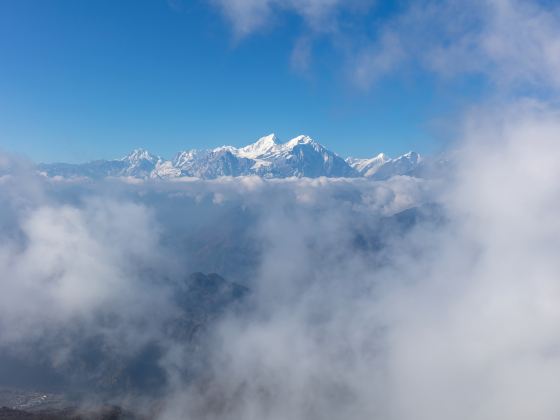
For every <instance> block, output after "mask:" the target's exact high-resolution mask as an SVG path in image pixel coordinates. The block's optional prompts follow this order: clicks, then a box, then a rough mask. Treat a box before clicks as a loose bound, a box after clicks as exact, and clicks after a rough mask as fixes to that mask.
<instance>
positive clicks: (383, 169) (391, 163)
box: [346, 152, 421, 179]
mask: <svg viewBox="0 0 560 420" xmlns="http://www.w3.org/2000/svg"><path fill="white" fill-rule="evenodd" d="M346 162H347V163H348V164H349V165H350V166H351V167H352V168H354V169H355V170H356V171H358V172H359V173H360V175H361V176H364V177H367V178H374V179H388V178H390V177H392V176H395V175H410V174H412V173H413V172H414V170H415V169H416V168H417V167H418V165H419V164H420V162H421V158H420V155H419V154H418V153H416V152H408V153H405V154H404V155H401V156H399V157H397V158H394V159H391V158H390V157H389V156H387V155H386V154H384V153H380V154H378V155H377V156H374V157H372V158H369V159H355V158H348V159H346Z"/></svg>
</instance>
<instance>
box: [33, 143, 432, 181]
mask: <svg viewBox="0 0 560 420" xmlns="http://www.w3.org/2000/svg"><path fill="white" fill-rule="evenodd" d="M421 162H422V159H421V158H420V155H419V154H418V153H416V152H408V153H406V154H404V155H401V156H399V157H397V158H390V157H388V156H387V155H385V154H383V153H381V154H379V155H377V156H374V157H372V158H367V159H358V158H347V159H343V158H342V157H340V156H339V155H337V154H336V153H334V152H332V151H330V150H328V149H327V148H325V147H324V146H322V145H321V144H319V143H318V142H316V141H315V140H313V139H312V138H311V137H309V136H304V135H301V136H298V137H295V138H293V139H291V140H290V141H288V142H285V143H282V142H280V141H279V140H278V137H276V135H274V134H270V135H268V136H265V137H261V138H260V139H259V140H257V141H256V142H255V143H253V144H249V145H248V146H245V147H240V148H236V147H233V146H222V147H218V148H215V149H208V150H186V151H183V152H179V153H178V154H177V155H176V156H175V157H174V158H173V159H171V160H166V159H163V158H161V157H160V156H156V155H154V154H151V153H150V152H148V151H147V150H144V149H136V150H134V151H132V152H131V153H130V154H128V155H127V156H124V157H123V158H120V159H113V160H96V161H92V162H87V163H79V164H71V163H42V164H39V165H38V169H39V171H40V172H41V173H43V174H45V175H47V176H61V177H88V178H105V177H123V176H124V177H134V178H141V179H170V178H179V177H196V178H202V179H215V178H219V177H222V176H232V177H237V176H247V175H257V176H260V177H263V178H287V177H308V178H317V177H321V176H324V177H332V178H342V177H367V178H373V179H378V180H381V179H387V178H390V177H392V176H395V175H414V173H415V172H416V171H417V170H418V168H419V165H420V164H421Z"/></svg>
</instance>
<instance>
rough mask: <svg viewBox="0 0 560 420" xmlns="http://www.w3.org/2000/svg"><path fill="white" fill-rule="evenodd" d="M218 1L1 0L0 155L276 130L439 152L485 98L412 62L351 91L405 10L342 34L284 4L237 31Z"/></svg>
mask: <svg viewBox="0 0 560 420" xmlns="http://www.w3.org/2000/svg"><path fill="white" fill-rule="evenodd" d="M240 1H241V0H238V2H240ZM219 3H220V1H214V2H212V1H210V2H209V1H202V0H200V1H196V0H192V1H187V0H184V1H179V0H173V1H171V0H169V1H166V0H149V1H148V0H119V1H113V0H97V1H85V0H75V1H74V0H44V1H35V0H2V1H0V148H2V149H4V150H6V151H9V152H14V153H18V154H23V155H26V156H28V157H30V158H31V159H33V160H36V161H69V162H77V161H85V160H91V159H97V158H113V157H118V156H121V155H123V154H125V153H127V152H128V151H129V150H131V149H133V148H136V147H144V148H147V149H149V150H151V151H153V152H154V153H156V154H160V155H162V156H164V157H171V156H172V155H174V154H175V153H176V152H177V151H179V150H184V149H190V148H207V147H215V146H219V145H222V144H233V145H236V146H241V145H244V144H247V143H249V142H252V141H254V140H255V139H257V138H258V137H260V136H262V135H266V134H268V133H270V132H275V133H276V134H277V135H278V136H279V137H280V138H281V139H282V140H289V139H290V138H292V137H294V136H296V135H298V134H301V133H304V134H308V135H311V136H312V137H314V138H315V139H316V140H318V141H319V142H321V143H322V144H324V145H326V146H327V147H329V148H331V149H332V150H334V151H336V152H337V153H339V154H340V155H343V156H348V155H353V156H361V157H366V156H372V155H374V154H377V153H379V152H381V151H384V152H386V153H389V154H392V155H395V154H399V153H403V152H406V151H408V150H410V149H413V150H417V151H420V152H421V153H434V152H435V151H437V150H438V149H439V148H441V147H442V145H443V144H444V140H442V139H444V138H445V137H446V135H448V134H449V130H450V127H452V123H450V122H452V121H453V116H454V115H455V114H456V113H457V112H458V111H459V110H461V109H463V108H465V107H466V106H468V105H469V104H471V103H473V102H474V101H477V100H479V99H480V97H481V96H483V92H484V86H485V83H486V82H485V80H484V79H482V78H480V77H477V76H476V75H474V76H473V75H469V76H464V77H460V78H451V79H449V78H448V79H446V78H442V77H440V76H439V75H435V74H434V73H433V72H430V71H425V69H423V68H421V66H419V65H417V64H415V63H414V62H410V64H409V65H406V66H402V68H398V69H395V71H387V72H385V74H383V75H382V77H378V78H375V81H374V82H371V81H367V82H365V83H355V80H354V79H355V78H356V77H355V74H356V73H354V72H353V69H352V66H353V65H355V62H356V59H355V58H356V57H359V56H360V55H359V54H360V53H359V51H360V49H361V48H362V47H363V49H364V50H367V48H368V45H369V43H375V45H378V44H377V43H378V39H377V38H378V37H379V35H378V33H377V32H378V28H380V27H383V25H384V24H386V23H387V22H390V21H391V20H392V19H393V18H394V15H395V14H398V13H400V9H399V8H400V7H401V6H400V3H397V2H394V3H391V2H387V3H386V5H385V6H383V7H379V6H377V7H376V6H375V5H369V6H368V5H366V6H364V7H363V8H362V9H359V10H358V11H355V10H352V11H346V10H342V11H337V15H336V19H337V29H336V31H335V32H336V33H333V31H325V32H322V30H317V29H316V28H313V25H314V24H316V21H310V19H309V17H308V16H307V17H306V16H305V15H302V14H301V13H299V12H298V10H296V9H295V8H294V9H290V8H288V7H286V8H277V9H278V10H277V9H271V10H272V11H268V12H266V16H265V17H264V18H263V20H262V21H257V23H256V24H255V25H253V26H255V27H253V26H250V27H249V29H246V30H245V29H240V27H239V24H238V23H236V21H235V19H238V16H237V15H232V14H229V15H228V13H229V12H228V11H227V10H225V9H224V7H221V6H220V4H219ZM387 5H389V6H387ZM241 12H243V13H244V9H243V10H242V11H241ZM236 13H237V12H236ZM252 18H254V16H253V17H252ZM236 25H237V26H236ZM251 25H252V24H251ZM302 45H303V46H304V47H306V46H307V47H309V48H303V53H301V54H300V53H298V46H302ZM298 57H299V61H301V63H300V62H299V61H298ZM302 57H303V58H302ZM353 63H354V64H353ZM442 142H443V143H442Z"/></svg>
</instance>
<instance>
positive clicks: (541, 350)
mask: <svg viewBox="0 0 560 420" xmlns="http://www.w3.org/2000/svg"><path fill="white" fill-rule="evenodd" d="M559 131H560V118H559V116H558V113H557V112H556V111H555V110H554V109H551V108H549V107H547V106H544V105H542V104H536V103H533V102H530V103H521V104H518V105H515V106H512V107H509V108H507V109H505V110H503V111H502V112H500V113H496V112H490V111H488V110H483V111H480V112H477V113H473V114H472V115H471V117H470V119H468V120H467V123H466V124H465V129H464V133H465V134H464V139H463V140H462V141H461V142H460V143H459V144H458V151H457V152H456V153H455V154H454V158H453V159H454V160H453V161H454V166H453V169H450V170H449V171H450V172H449V174H448V176H446V177H445V179H437V180H421V179H417V178H410V177H394V178H392V179H390V180H388V181H383V182H374V181H369V180H365V179H326V178H320V179H286V180H263V179H260V178H256V177H247V178H222V179H218V180H214V181H202V180H187V181H185V180H182V181H167V182H142V183H134V184H128V183H126V182H123V181H121V180H105V181H95V182H93V181H87V180H82V181H77V180H72V181H69V180H52V179H46V178H43V177H40V176H38V175H34V174H32V173H30V172H29V168H25V167H24V168H21V169H18V170H16V169H14V165H15V164H14V163H13V161H12V160H11V159H8V158H3V160H2V168H3V173H4V175H2V178H1V179H0V191H1V200H2V211H1V221H0V225H1V226H2V230H1V235H2V246H1V248H0V270H1V272H2V280H1V281H2V295H1V297H0V301H1V305H0V326H1V329H0V331H1V333H0V347H1V349H2V351H1V352H0V354H9V355H10V357H12V358H13V357H15V356H14V354H15V352H16V351H20V350H21V349H26V351H25V353H24V355H23V356H22V355H20V356H18V357H20V358H23V360H29V359H33V358H39V359H40V361H41V364H42V366H45V365H47V366H50V367H54V368H56V369H58V371H59V372H63V374H65V373H64V372H66V371H65V370H64V366H72V367H75V366H80V363H78V362H79V361H80V354H81V353H80V351H81V346H80V345H79V343H82V342H84V341H86V342H88V340H93V342H96V343H97V342H98V341H95V340H101V342H102V343H103V344H102V348H109V349H110V354H112V355H115V356H114V357H112V358H111V360H108V361H107V360H104V359H103V358H101V359H99V360H98V361H97V362H96V363H99V365H98V366H99V371H101V372H104V373H107V372H109V374H110V373H111V372H114V371H116V370H118V369H123V367H122V366H121V365H119V363H117V361H116V360H117V359H118V357H117V355H122V357H124V358H125V359H126V358H127V357H131V358H133V356H134V354H137V353H138V352H142V351H144V350H143V349H145V348H149V345H150V344H152V343H154V342H157V343H159V344H160V347H159V350H158V351H159V353H158V352H156V353H154V354H155V356H154V357H155V358H156V360H157V367H158V369H160V372H163V379H162V382H157V389H158V392H157V395H150V392H151V391H152V390H155V389H156V385H155V384H156V382H153V383H152V382H147V388H142V389H141V390H140V391H138V390H135V391H134V395H136V396H138V395H142V396H143V398H144V401H146V397H149V398H148V399H151V398H153V400H154V401H157V404H156V405H155V406H156V407H158V408H157V410H156V412H157V416H158V417H159V418H161V419H176V418H192V419H226V418H227V419H232V418H238V419H286V418H293V419H329V418H332V419H339V418H349V419H363V418H390V419H397V420H400V419H406V418H411V417H414V418H416V419H448V418H450V417H453V418H459V419H477V420H478V419H495V418H506V417H507V418H513V419H516V418H519V419H526V418H538V419H553V418H556V417H557V415H558V412H559V411H560V406H559V405H558V403H557V398H556V393H557V390H558V387H557V386H556V378H557V377H558V375H559V374H560V357H559V354H558V351H557V350H558V345H559V343H560V335H559V334H558V332H557V330H558V325H559V324H560V311H559V310H558V305H557V301H558V296H559V294H560V286H559V284H558V278H560V264H559V263H558V258H557V255H558V247H559V244H558V239H557V238H558V237H560V221H559V218H558V215H557V208H558V206H559V204H560V189H559V187H558V182H557V180H558V179H560V166H558V165H557V159H556V157H557V156H559V155H560V153H559V152H560V149H559V146H558V141H557V133H558V132H559ZM8 162H9V165H8ZM8 166H10V168H9V170H8V169H5V168H7V167H8ZM15 166H17V165H15ZM194 271H205V272H212V271H215V272H218V273H220V274H221V275H223V276H225V277H226V278H228V279H230V280H234V281H236V282H238V283H241V284H243V285H245V286H247V287H249V288H250V291H251V292H250V298H249V301H248V306H247V307H246V309H245V310H243V311H240V312H236V311H234V312H231V313H228V314H226V315H225V316H223V317H221V318H220V319H217V320H216V321H215V322H214V323H213V324H212V326H210V327H208V329H207V330H206V332H205V333H204V338H203V339H202V340H201V341H199V342H198V344H197V346H194V347H193V346H191V345H190V344H189V343H188V342H185V341H182V340H179V339H176V338H174V336H170V335H169V334H167V332H166V327H162V326H166V325H169V323H170V322H171V321H172V320H173V319H174V316H175V314H176V312H177V311H178V310H179V309H180V308H178V307H177V302H176V300H175V299H174V293H176V290H177V289H174V288H173V286H172V285H173V284H177V283H180V281H181V279H182V278H184V277H185V276H187V275H188V274H190V273H191V272H194ZM30 344H31V345H33V347H29V345H30ZM201 349H202V350H201ZM101 354H102V355H103V354H106V353H103V352H101ZM2 357H4V356H2ZM10 360H11V359H10ZM126 360H128V359H126ZM0 365H1V363H0ZM0 367H1V366H0ZM94 371H96V369H94ZM79 372H82V374H83V377H82V379H83V382H84V383H85V386H86V389H87V386H88V384H91V383H92V382H88V381H93V382H95V380H97V379H99V378H95V377H94V378H90V376H88V375H92V370H88V369H83V370H81V371H79ZM141 372H143V371H142V370H141ZM150 372H151V371H150ZM144 373H145V375H146V376H149V375H152V373H150V374H148V373H146V371H144ZM98 374H99V372H98ZM99 375H100V374H99ZM93 376H95V375H93ZM160 379H161V378H160ZM4 381H5V382H9V378H4ZM30 385H32V384H30ZM92 389H93V388H92ZM131 392H132V391H131V390H130V389H126V390H123V391H122V394H120V395H119V394H118V393H117V394H115V395H119V398H120V399H119V401H120V402H121V403H123V402H126V401H129V402H130V401H131V400H130V398H131ZM92 393H93V391H92ZM154 394H156V393H155V391H154Z"/></svg>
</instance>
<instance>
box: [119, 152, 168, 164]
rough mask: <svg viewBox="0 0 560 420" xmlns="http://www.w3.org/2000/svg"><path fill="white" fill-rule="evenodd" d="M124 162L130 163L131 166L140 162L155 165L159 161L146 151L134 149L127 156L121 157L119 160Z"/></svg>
mask: <svg viewBox="0 0 560 420" xmlns="http://www.w3.org/2000/svg"><path fill="white" fill-rule="evenodd" d="M120 160H121V161H124V162H130V163H131V164H138V163H139V162H142V161H147V162H152V163H154V164H155V163H156V162H157V161H158V160H159V157H158V156H155V155H152V154H151V153H150V152H148V151H147V150H146V149H134V150H133V151H132V152H130V153H129V154H128V155H126V156H124V157H122V158H121V159H120Z"/></svg>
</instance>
